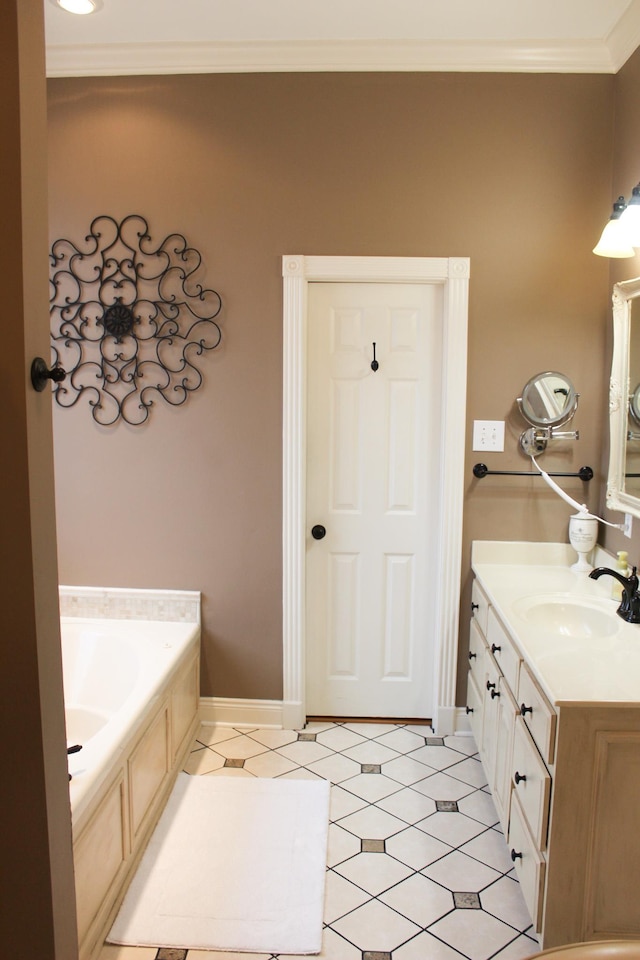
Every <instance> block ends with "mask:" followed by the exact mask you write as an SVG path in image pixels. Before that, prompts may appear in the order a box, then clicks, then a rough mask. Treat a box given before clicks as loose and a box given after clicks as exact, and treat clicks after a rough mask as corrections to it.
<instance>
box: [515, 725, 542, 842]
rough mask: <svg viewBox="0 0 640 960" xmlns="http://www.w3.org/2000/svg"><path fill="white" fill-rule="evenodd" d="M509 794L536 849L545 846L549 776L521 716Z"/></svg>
mask: <svg viewBox="0 0 640 960" xmlns="http://www.w3.org/2000/svg"><path fill="white" fill-rule="evenodd" d="M511 779H512V782H513V792H514V794H515V796H517V797H518V800H519V801H520V806H521V807H522V811H523V813H524V815H525V817H526V818H527V822H528V824H529V828H530V830H531V835H532V836H533V839H534V841H535V843H536V846H537V847H538V848H539V849H540V850H544V849H545V847H546V845H547V827H548V824H549V801H550V797H551V775H550V773H549V771H548V770H547V768H546V767H545V765H544V763H543V762H542V760H541V758H540V754H539V753H538V750H537V749H536V745H535V743H534V742H533V740H532V739H531V736H530V734H529V731H528V730H527V728H526V726H525V724H524V722H523V720H522V717H520V716H518V717H516V722H515V729H514V733H513V756H512V761H511Z"/></svg>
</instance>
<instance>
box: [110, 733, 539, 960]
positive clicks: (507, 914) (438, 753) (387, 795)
mask: <svg viewBox="0 0 640 960" xmlns="http://www.w3.org/2000/svg"><path fill="white" fill-rule="evenodd" d="M300 733H302V734H303V736H302V737H301V738H299V734H300ZM425 741H426V742H425ZM436 744H437V745H436ZM225 762H230V763H232V764H237V766H235V765H234V766H230V767H229V766H225V765H224V764H225ZM376 765H380V766H379V767H377V766H376ZM184 769H185V770H187V771H188V772H189V773H191V774H192V775H198V774H200V775H204V776H227V777H228V776H236V777H238V776H241V777H256V776H257V777H279V778H281V779H312V780H318V779H328V780H330V781H332V786H331V794H330V796H331V805H330V814H329V817H330V821H331V823H330V827H329V844H328V853H327V866H328V870H327V874H326V885H325V909H324V921H325V928H324V930H323V942H322V951H321V953H320V954H319V955H318V956H319V960H524V958H525V957H528V956H531V954H533V953H535V952H536V951H537V950H538V949H539V946H538V941H537V939H536V937H535V933H534V931H533V928H532V925H531V920H530V917H529V916H528V913H527V910H526V906H525V903H524V899H523V897H522V893H521V891H520V886H519V884H518V881H517V877H516V875H515V872H514V870H513V867H512V864H511V861H510V859H509V855H508V849H507V845H506V843H505V840H504V836H503V835H502V831H501V829H500V825H499V823H498V816H497V813H496V810H495V806H494V804H493V801H492V799H491V795H490V793H489V790H488V788H487V787H486V786H484V783H485V777H484V773H483V771H482V765H481V763H480V761H479V759H478V755H477V748H476V745H475V742H474V740H473V738H472V737H470V736H463V735H459V736H452V737H450V736H447V737H444V738H438V737H437V736H434V735H433V731H432V730H431V728H430V727H429V726H427V725H420V724H388V723H384V724H376V723H365V722H359V721H358V722H353V723H333V722H331V721H313V722H310V723H308V724H307V725H306V726H305V728H304V730H302V731H292V730H273V729H260V728H251V729H235V728H232V727H216V726H212V725H210V724H203V725H201V727H200V728H199V730H198V732H197V736H196V739H194V742H193V748H192V752H191V754H190V756H189V757H188V758H187V761H186V764H185V768H184ZM378 770H379V772H378ZM365 771H366V772H365ZM374 771H375V772H374ZM442 804H444V806H445V807H446V806H449V805H452V806H453V807H454V808H455V807H456V806H457V808H458V811H459V812H456V813H446V812H437V810H436V807H437V805H442ZM454 894H455V895H456V896H457V899H458V904H459V905H458V906H455V905H454V903H455V901H454ZM470 924H472V925H471V926H470ZM165 949H170V948H161V950H165ZM157 954H158V951H157V950H156V948H155V947H154V948H150V947H116V946H115V945H105V946H104V948H103V950H102V952H101V954H100V957H99V960H156V956H157ZM237 956H238V954H230V953H225V952H217V951H206V950H189V951H188V955H187V958H186V960H231V958H232V957H234V958H235V957H237ZM252 956H253V957H255V958H256V960H300V958H299V957H292V956H286V955H284V954H282V955H280V956H278V955H275V954H264V955H262V954H252Z"/></svg>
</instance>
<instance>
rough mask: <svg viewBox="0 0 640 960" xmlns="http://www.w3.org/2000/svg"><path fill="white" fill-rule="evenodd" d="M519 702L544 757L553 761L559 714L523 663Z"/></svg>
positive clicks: (547, 761) (550, 761) (545, 759)
mask: <svg viewBox="0 0 640 960" xmlns="http://www.w3.org/2000/svg"><path fill="white" fill-rule="evenodd" d="M518 703H519V705H520V712H521V714H522V717H523V719H524V722H525V723H526V725H527V727H528V728H529V731H530V732H531V736H532V737H533V739H534V740H535V742H536V744H537V747H538V750H539V751H540V753H541V754H542V759H543V760H544V761H545V762H546V763H553V761H554V755H555V744H556V720H557V715H556V712H555V710H554V709H553V707H552V706H551V704H550V703H549V701H548V700H547V698H546V697H545V695H544V693H543V692H542V690H541V689H540V687H539V686H538V684H537V683H536V681H535V680H534V679H533V677H532V676H531V673H530V671H529V669H528V667H527V665H526V663H525V664H523V665H522V669H521V671H520V681H519V683H518Z"/></svg>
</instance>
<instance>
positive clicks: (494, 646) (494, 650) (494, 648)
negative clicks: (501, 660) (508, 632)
mask: <svg viewBox="0 0 640 960" xmlns="http://www.w3.org/2000/svg"><path fill="white" fill-rule="evenodd" d="M501 650H502V647H499V646H498V644H497V643H492V644H491V653H500V651H501Z"/></svg>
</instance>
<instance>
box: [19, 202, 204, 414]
mask: <svg viewBox="0 0 640 960" xmlns="http://www.w3.org/2000/svg"><path fill="white" fill-rule="evenodd" d="M50 264H51V270H50V284H51V297H50V317H51V343H52V352H53V360H54V365H53V369H52V371H48V372H47V367H46V364H44V362H42V365H41V367H40V376H41V377H42V376H44V381H43V383H42V386H40V387H37V386H36V389H43V387H44V386H46V381H47V379H52V381H53V383H54V388H53V395H54V397H55V399H56V402H57V403H58V404H59V405H60V406H61V407H73V406H75V404H76V403H77V402H78V400H80V398H81V397H84V398H85V399H86V400H88V403H89V407H90V408H91V413H92V416H93V419H94V420H95V421H96V422H97V423H99V424H101V425H102V426H110V425H111V424H113V423H116V421H117V420H119V419H123V420H124V421H125V422H126V423H128V424H130V425H132V426H138V425H140V424H142V423H144V422H145V421H146V420H147V419H148V417H149V412H150V410H151V407H152V406H153V404H154V402H155V400H156V399H158V398H162V399H163V400H165V401H166V402H167V403H168V404H171V405H172V406H180V405H181V404H183V403H184V402H185V401H186V400H187V398H188V396H189V394H190V393H193V391H194V390H197V389H198V387H200V386H201V385H202V382H203V377H202V374H201V372H200V370H199V369H198V366H197V365H196V361H197V360H198V358H199V357H200V356H201V355H202V354H203V353H204V351H205V350H214V349H215V348H216V347H217V346H219V344H220V341H221V339H222V333H221V330H220V327H219V326H218V324H217V323H216V322H215V318H216V317H217V316H218V314H219V313H220V310H221V308H222V302H221V300H220V296H219V294H218V293H216V291H215V290H208V289H205V288H204V287H203V286H202V285H201V284H200V283H199V282H198V281H197V280H196V279H195V278H196V274H197V272H198V271H199V269H200V267H201V264H202V258H201V256H200V253H199V252H198V251H197V250H195V249H194V248H193V247H190V246H188V244H187V241H186V239H185V237H184V236H183V235H182V234H180V233H172V234H169V236H167V237H165V239H164V240H162V242H161V243H159V244H158V243H155V242H154V241H152V239H151V236H150V234H149V228H148V225H147V221H146V220H145V219H144V217H142V216H140V215H138V214H131V215H130V216H127V217H125V218H124V219H123V220H121V221H120V222H118V221H116V220H114V219H113V217H110V216H107V215H103V216H99V217H96V218H95V219H94V220H93V221H92V223H91V226H90V228H89V234H88V236H86V237H85V238H84V240H83V241H81V242H79V243H78V244H76V243H74V242H73V241H71V240H65V239H61V240H56V241H55V243H54V244H53V246H52V248H51V253H50ZM42 367H43V368H44V372H43V370H42ZM58 368H59V369H61V370H62V371H66V372H67V376H66V378H65V379H64V380H62V379H61V378H59V377H56V376H53V371H54V370H57V369H58ZM32 377H33V373H32ZM39 382H40V381H39ZM34 386H35V382H34Z"/></svg>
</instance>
